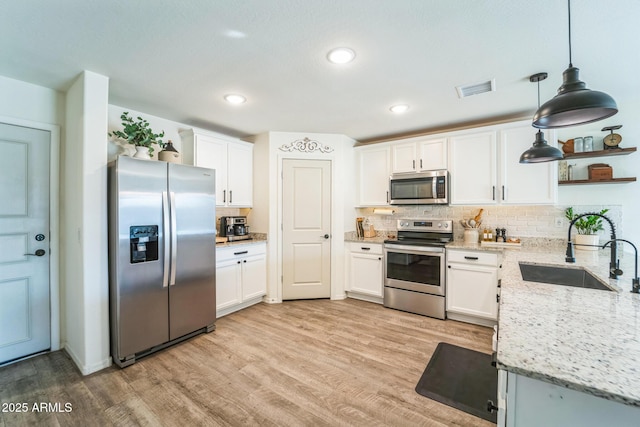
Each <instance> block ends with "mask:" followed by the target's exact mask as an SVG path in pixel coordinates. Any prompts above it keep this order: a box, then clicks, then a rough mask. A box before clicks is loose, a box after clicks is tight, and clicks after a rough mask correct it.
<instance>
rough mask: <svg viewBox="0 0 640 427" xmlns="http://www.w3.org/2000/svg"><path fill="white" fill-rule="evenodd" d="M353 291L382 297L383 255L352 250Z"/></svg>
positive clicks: (351, 281) (351, 283)
mask: <svg viewBox="0 0 640 427" xmlns="http://www.w3.org/2000/svg"><path fill="white" fill-rule="evenodd" d="M350 269H351V280H350V285H351V292H358V293H362V294H367V295H372V296H376V297H382V291H383V289H382V255H380V254H366V253H359V252H351V255H350Z"/></svg>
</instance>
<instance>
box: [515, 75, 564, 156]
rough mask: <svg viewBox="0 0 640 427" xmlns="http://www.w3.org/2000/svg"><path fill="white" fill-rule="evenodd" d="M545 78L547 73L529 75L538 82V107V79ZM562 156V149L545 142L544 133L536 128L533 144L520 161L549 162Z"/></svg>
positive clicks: (530, 78)
mask: <svg viewBox="0 0 640 427" xmlns="http://www.w3.org/2000/svg"><path fill="white" fill-rule="evenodd" d="M546 78H547V73H537V74H534V75H532V76H531V77H529V81H530V82H532V83H534V82H535V83H538V108H540V81H541V80H544V79H546ZM563 157H564V155H563V154H562V151H560V150H559V149H557V148H556V147H552V146H550V145H549V144H547V141H545V139H544V133H542V131H541V130H538V133H536V140H535V141H534V142H533V146H532V147H531V148H529V149H528V150H527V151H525V152H524V153H522V155H521V156H520V163H540V162H550V161H553V160H560V159H562V158H563Z"/></svg>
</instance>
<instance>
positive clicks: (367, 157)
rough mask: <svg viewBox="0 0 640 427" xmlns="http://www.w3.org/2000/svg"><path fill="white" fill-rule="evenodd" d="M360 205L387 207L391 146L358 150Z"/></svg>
mask: <svg viewBox="0 0 640 427" xmlns="http://www.w3.org/2000/svg"><path fill="white" fill-rule="evenodd" d="M358 163H359V176H358V183H359V205H360V206H386V205H387V204H388V196H389V172H390V163H391V149H390V148H389V146H383V147H371V148H362V149H359V150H358Z"/></svg>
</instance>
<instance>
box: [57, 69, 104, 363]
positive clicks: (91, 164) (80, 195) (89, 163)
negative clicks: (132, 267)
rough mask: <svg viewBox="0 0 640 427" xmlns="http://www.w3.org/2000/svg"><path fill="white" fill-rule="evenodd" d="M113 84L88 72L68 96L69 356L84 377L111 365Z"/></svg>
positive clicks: (65, 218)
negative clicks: (110, 145) (109, 137)
mask: <svg viewBox="0 0 640 427" xmlns="http://www.w3.org/2000/svg"><path fill="white" fill-rule="evenodd" d="M108 94H109V79H108V78H107V77H105V76H101V75H99V74H96V73H92V72H90V71H84V72H83V73H82V74H81V75H80V76H79V77H78V78H77V79H76V81H75V82H74V83H73V85H72V86H71V88H70V89H69V91H68V92H67V114H66V117H67V119H66V129H67V138H66V141H65V148H64V151H63V164H64V167H63V168H62V171H63V187H64V193H63V203H62V205H63V233H64V237H65V238H64V240H65V246H64V268H63V271H64V273H63V277H64V282H65V285H66V286H65V301H66V319H65V324H66V338H67V341H66V344H65V349H66V350H67V353H69V355H70V356H71V358H72V359H73V360H74V362H75V363H76V365H78V368H79V369H80V371H81V372H82V373H83V374H85V375H86V374H90V373H92V372H95V371H98V370H100V369H102V368H105V367H107V366H109V365H110V363H111V362H110V357H109V353H110V352H109V284H108V251H107V143H106V142H107V136H106V135H107V105H108V96H109V95H108Z"/></svg>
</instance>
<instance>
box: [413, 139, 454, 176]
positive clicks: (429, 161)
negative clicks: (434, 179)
mask: <svg viewBox="0 0 640 427" xmlns="http://www.w3.org/2000/svg"><path fill="white" fill-rule="evenodd" d="M418 153H419V154H420V161H419V164H418V168H419V169H418V170H420V171H430V170H439V169H447V139H446V138H437V139H428V140H425V141H421V142H419V143H418Z"/></svg>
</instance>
